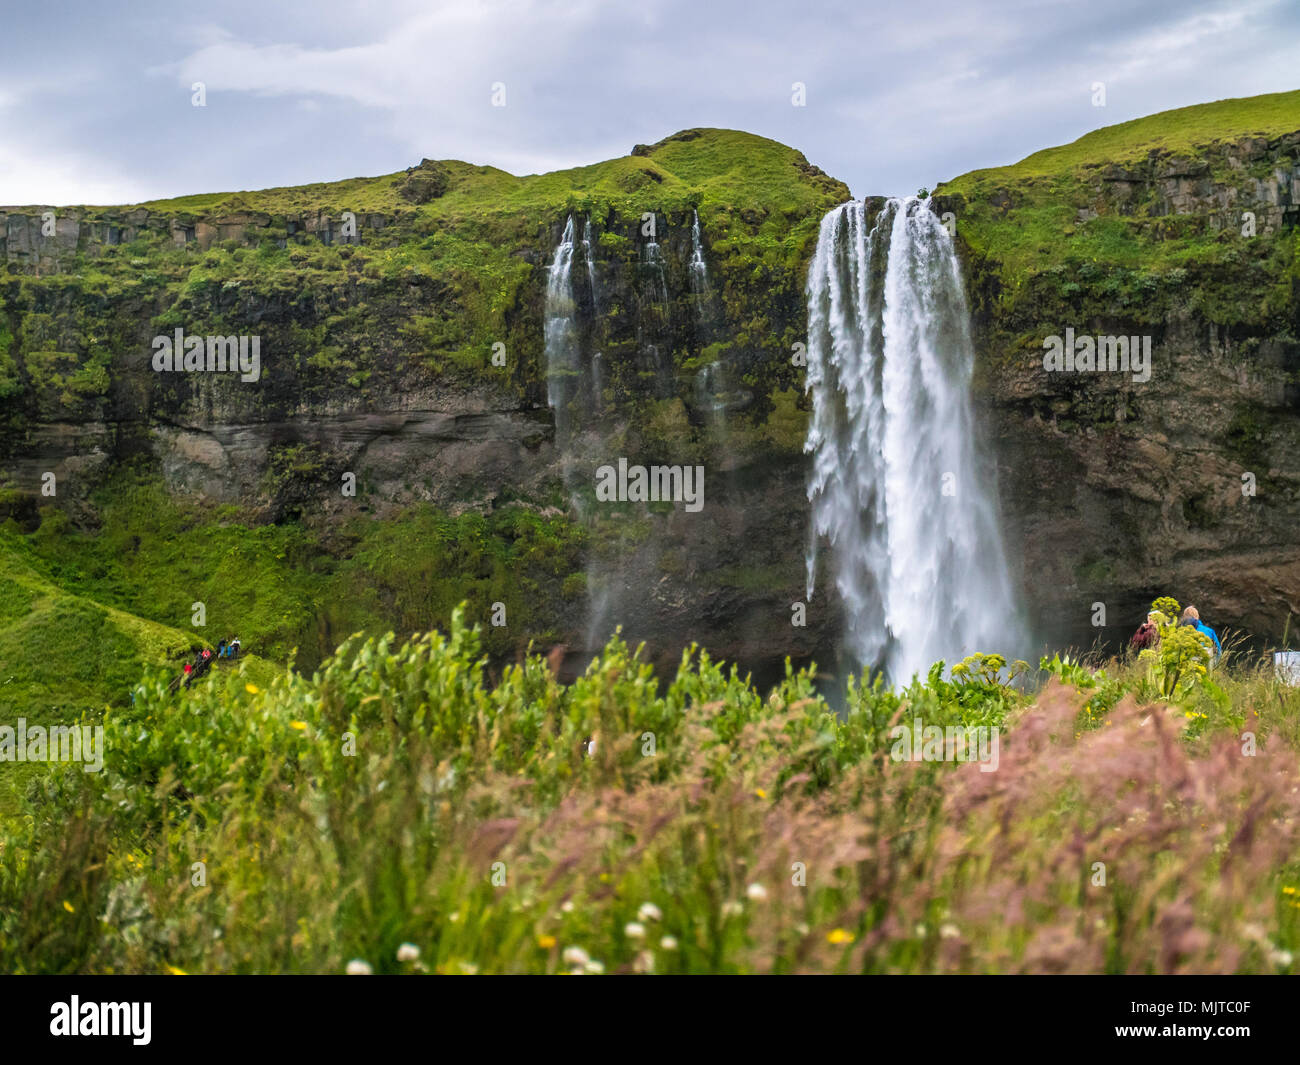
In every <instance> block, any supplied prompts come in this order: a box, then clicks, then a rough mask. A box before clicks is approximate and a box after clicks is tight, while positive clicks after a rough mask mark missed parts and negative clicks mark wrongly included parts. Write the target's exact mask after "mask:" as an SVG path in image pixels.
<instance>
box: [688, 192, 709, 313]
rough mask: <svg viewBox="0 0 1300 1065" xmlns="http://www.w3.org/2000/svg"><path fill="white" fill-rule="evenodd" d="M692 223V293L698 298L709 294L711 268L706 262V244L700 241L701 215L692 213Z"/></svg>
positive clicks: (696, 212)
mask: <svg viewBox="0 0 1300 1065" xmlns="http://www.w3.org/2000/svg"><path fill="white" fill-rule="evenodd" d="M691 214H692V215H693V216H694V217H693V219H692V221H691V262H690V275H691V291H692V292H693V293H694V294H695V295H697V296H707V295H708V293H709V267H708V264H707V263H705V261H704V244H703V242H702V241H701V239H700V213H699V212H698V211H692V212H691Z"/></svg>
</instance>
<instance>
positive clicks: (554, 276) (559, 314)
mask: <svg viewBox="0 0 1300 1065" xmlns="http://www.w3.org/2000/svg"><path fill="white" fill-rule="evenodd" d="M545 313H546V323H545V327H544V339H545V347H546V400H547V403H548V404H549V405H550V407H551V409H552V410H553V411H555V432H556V436H557V438H558V439H559V440H560V442H561V447H562V448H563V446H564V442H565V441H566V440H567V439H568V436H569V432H570V429H571V424H570V423H571V418H572V412H571V410H570V407H571V405H572V403H573V399H574V397H575V396H576V395H577V392H578V388H579V386H580V384H581V381H580V378H579V373H580V368H579V352H578V327H577V322H576V319H575V316H574V303H573V215H569V219H568V221H567V222H565V224H564V233H563V235H562V236H561V237H560V243H559V245H558V247H556V249H555V258H554V259H553V260H552V261H551V268H550V271H549V272H548V274H547V277H546V311H545Z"/></svg>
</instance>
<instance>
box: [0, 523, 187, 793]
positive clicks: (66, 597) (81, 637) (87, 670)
mask: <svg viewBox="0 0 1300 1065" xmlns="http://www.w3.org/2000/svg"><path fill="white" fill-rule="evenodd" d="M0 572H3V574H4V576H3V578H0V724H5V725H10V726H13V725H14V724H15V723H16V721H17V719H18V718H20V717H22V718H25V719H26V720H27V722H28V723H29V725H37V724H39V725H51V724H65V725H66V724H71V723H73V722H75V721H77V720H79V719H81V718H82V716H83V715H86V716H88V717H89V718H90V719H91V720H98V718H99V715H100V713H101V712H102V711H103V709H104V708H105V707H106V706H110V705H117V706H121V705H125V704H126V703H128V702H129V699H130V694H129V693H130V690H131V689H132V688H133V687H134V685H135V684H136V683H137V682H138V681H139V680H140V678H141V675H142V674H143V672H144V670H145V668H146V666H154V667H160V666H162V665H164V664H165V663H170V664H171V668H172V669H179V668H180V667H179V663H178V661H177V660H178V659H180V658H182V657H183V656H185V655H186V653H187V652H188V651H190V650H191V649H192V648H196V647H199V646H204V645H205V641H203V640H202V639H201V638H200V637H198V636H196V635H191V634H189V633H186V632H182V631H180V630H179V629H177V628H173V627H170V626H167V625H162V624H159V623H157V622H155V621H149V620H147V619H145V618H141V617H137V616H135V615H133V614H130V613H128V612H126V611H124V610H118V609H115V608H113V607H107V606H104V605H102V604H100V603H97V602H95V601H94V600H92V599H89V598H86V597H85V596H81V595H76V594H73V593H70V592H68V591H67V590H66V589H64V588H61V587H59V586H58V585H57V584H55V583H54V582H52V581H50V580H48V579H46V578H45V577H43V576H42V575H41V574H40V573H38V572H37V570H36V569H34V568H33V567H32V565H31V562H30V556H29V553H28V552H27V551H26V550H25V549H24V547H23V545H21V544H20V543H18V542H17V541H16V540H15V538H14V537H13V535H12V534H10V533H7V532H4V531H3V530H0ZM43 771H44V767H43V766H42V765H40V764H37V763H5V764H4V765H3V768H0V815H3V814H9V813H12V812H13V811H14V809H15V808H16V803H17V798H18V796H19V794H21V792H22V791H23V789H25V788H26V787H27V786H28V785H29V783H30V782H31V781H32V779H33V778H34V777H35V776H36V775H38V774H39V773H41V772H43Z"/></svg>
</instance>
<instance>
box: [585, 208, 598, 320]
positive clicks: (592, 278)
mask: <svg viewBox="0 0 1300 1065" xmlns="http://www.w3.org/2000/svg"><path fill="white" fill-rule="evenodd" d="M592 236H593V234H592V229H591V215H587V223H586V225H585V226H583V229H582V254H583V257H584V258H585V259H586V260H587V284H589V285H590V286H591V306H592V309H593V310H595V309H596V259H595V256H594V255H593V254H592V253H593V251H594V249H595V243H594V241H593V239H592Z"/></svg>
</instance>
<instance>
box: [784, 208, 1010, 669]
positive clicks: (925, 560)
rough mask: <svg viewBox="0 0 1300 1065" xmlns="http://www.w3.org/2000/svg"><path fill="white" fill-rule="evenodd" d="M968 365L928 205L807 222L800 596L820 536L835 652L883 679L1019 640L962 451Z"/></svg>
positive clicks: (971, 468)
mask: <svg viewBox="0 0 1300 1065" xmlns="http://www.w3.org/2000/svg"><path fill="white" fill-rule="evenodd" d="M972 363H973V347H972V343H971V334H970V322H969V316H968V313H967V309H966V302H965V298H964V296H963V292H962V283H961V275H960V271H959V268H958V264H957V258H956V255H955V254H954V252H953V245H952V239H951V237H950V236H949V234H948V232H947V230H945V229H944V227H943V225H942V224H941V223H940V222H939V220H938V218H936V217H935V216H934V214H933V213H932V212H931V210H930V205H929V203H928V201H925V200H920V199H917V198H915V197H909V198H907V199H893V200H889V201H888V202H887V204H886V205H885V207H884V208H883V209H882V210H881V211H880V213H879V215H878V216H877V217H876V219H875V223H874V225H873V226H871V228H870V230H868V222H867V210H866V206H865V205H864V204H862V203H846V204H843V205H842V206H840V207H837V208H835V210H833V211H831V212H830V213H829V214H827V215H826V217H825V218H823V219H822V223H821V233H820V235H819V237H818V241H817V251H816V255H815V258H814V260H813V263H812V265H811V267H810V269H809V274H808V385H807V387H808V390H809V391H810V392H811V393H812V399H813V415H812V422H811V425H810V427H809V431H808V440H807V443H806V445H805V450H806V451H808V452H810V453H811V455H812V470H811V473H810V477H809V484H808V498H809V501H810V503H811V505H812V530H811V537H810V544H809V551H808V596H809V598H810V599H811V597H812V594H813V590H814V586H815V582H816V576H817V564H818V551H819V548H820V546H821V544H822V543H823V541H824V542H825V543H826V544H828V546H829V548H830V554H831V558H830V560H829V561H830V568H831V570H832V572H833V574H834V578H835V584H836V587H837V589H838V591H839V595H840V597H841V599H842V601H843V607H844V614H845V623H846V632H845V645H846V649H847V650H848V652H849V653H850V655H851V656H852V657H853V658H854V659H855V660H856V663H857V665H859V666H866V667H868V668H873V669H874V668H883V669H884V670H885V671H886V673H887V675H888V676H889V678H890V680H891V681H892V682H893V683H896V684H898V683H906V682H907V681H908V680H910V678H911V677H912V675H913V674H914V673H920V674H921V675H924V674H925V672H926V670H927V669H928V668H929V667H930V665H931V664H932V663H933V662H935V661H936V660H938V659H944V660H945V661H947V663H948V664H949V665H950V666H951V665H952V664H953V663H954V662H956V661H959V660H960V659H961V658H963V657H965V656H966V655H969V654H972V653H974V652H976V651H1002V652H1005V651H1008V650H1013V649H1015V648H1017V647H1018V646H1019V642H1020V641H1019V629H1018V621H1017V618H1016V611H1015V608H1014V602H1013V597H1012V594H1011V590H1010V581H1009V579H1008V574H1007V564H1006V559H1005V556H1004V553H1003V549H1002V539H1001V535H1000V532H999V528H998V521H997V513H996V507H995V503H994V491H993V474H992V469H991V467H989V466H985V465H982V464H981V463H980V462H978V461H977V459H976V454H975V446H974V429H973V424H972V422H973V419H972V415H971V404H970V396H969V385H970V378H971V368H972Z"/></svg>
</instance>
